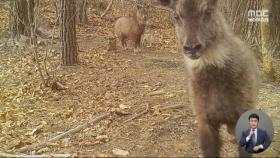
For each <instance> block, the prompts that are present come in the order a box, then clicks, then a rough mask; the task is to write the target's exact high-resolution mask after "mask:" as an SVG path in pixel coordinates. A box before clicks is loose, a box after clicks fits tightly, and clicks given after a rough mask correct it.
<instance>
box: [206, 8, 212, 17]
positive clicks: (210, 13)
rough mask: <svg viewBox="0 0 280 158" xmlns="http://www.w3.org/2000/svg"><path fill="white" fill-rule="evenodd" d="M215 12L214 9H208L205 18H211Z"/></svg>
mask: <svg viewBox="0 0 280 158" xmlns="http://www.w3.org/2000/svg"><path fill="white" fill-rule="evenodd" d="M213 12H214V10H213V9H208V10H206V11H205V13H204V14H205V16H207V17H209V16H211V15H212V14H213Z"/></svg>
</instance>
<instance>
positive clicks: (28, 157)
mask: <svg viewBox="0 0 280 158" xmlns="http://www.w3.org/2000/svg"><path fill="white" fill-rule="evenodd" d="M71 156H72V155H70V154H48V155H24V154H21V155H15V154H6V153H0V157H7V158H9V157H13V158H48V157H50V158H53V157H54V158H56V157H57V158H67V157H71Z"/></svg>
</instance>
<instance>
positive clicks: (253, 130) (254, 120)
mask: <svg viewBox="0 0 280 158" xmlns="http://www.w3.org/2000/svg"><path fill="white" fill-rule="evenodd" d="M248 120H249V126H250V128H249V129H247V130H245V131H243V132H242V136H241V139H240V141H239V144H240V145H241V147H243V146H245V150H246V151H247V152H249V153H260V152H262V151H264V150H265V149H266V148H267V147H268V146H269V145H270V143H271V139H270V137H269V135H268V134H267V132H266V131H265V130H263V129H260V128H258V124H259V116H258V115H257V114H251V115H250V116H249V118H248Z"/></svg>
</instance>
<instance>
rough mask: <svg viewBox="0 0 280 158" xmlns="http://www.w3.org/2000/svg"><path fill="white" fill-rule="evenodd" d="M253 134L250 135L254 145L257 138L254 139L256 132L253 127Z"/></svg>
mask: <svg viewBox="0 0 280 158" xmlns="http://www.w3.org/2000/svg"><path fill="white" fill-rule="evenodd" d="M253 132H254V134H253V135H252V141H253V144H254V146H255V145H256V144H257V139H256V133H255V129H253Z"/></svg>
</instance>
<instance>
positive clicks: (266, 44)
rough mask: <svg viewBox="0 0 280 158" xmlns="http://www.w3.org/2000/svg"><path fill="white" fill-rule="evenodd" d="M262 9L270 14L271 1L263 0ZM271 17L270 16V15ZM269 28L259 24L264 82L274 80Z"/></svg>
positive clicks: (265, 24) (266, 25) (266, 24)
mask: <svg viewBox="0 0 280 158" xmlns="http://www.w3.org/2000/svg"><path fill="white" fill-rule="evenodd" d="M262 7H263V9H266V10H268V11H269V12H271V8H272V1H271V0H264V1H263V3H262ZM270 15H271V14H270ZM270 40H271V38H270V26H269V23H267V22H262V23H261V41H262V54H263V71H264V77H265V79H266V80H273V78H274V70H273V65H272V61H273V57H272V52H271V50H272V49H271V45H270Z"/></svg>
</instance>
